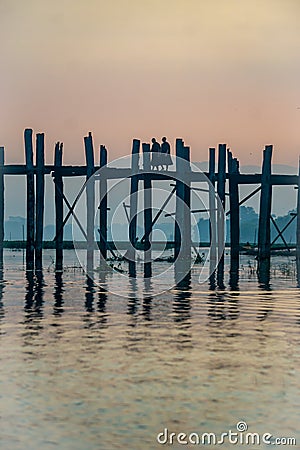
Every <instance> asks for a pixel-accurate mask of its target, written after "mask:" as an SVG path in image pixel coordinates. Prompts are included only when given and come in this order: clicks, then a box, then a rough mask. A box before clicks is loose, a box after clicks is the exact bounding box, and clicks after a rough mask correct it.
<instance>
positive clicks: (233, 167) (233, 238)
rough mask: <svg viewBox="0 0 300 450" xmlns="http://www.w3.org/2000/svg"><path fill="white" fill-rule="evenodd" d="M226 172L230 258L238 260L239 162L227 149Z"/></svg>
mask: <svg viewBox="0 0 300 450" xmlns="http://www.w3.org/2000/svg"><path fill="white" fill-rule="evenodd" d="M228 173H229V204H230V259H231V261H233V260H237V261H238V260H239V250H240V208H239V185H238V182H237V179H236V175H237V174H238V173H239V163H238V160H237V159H236V158H232V153H231V152H230V151H228Z"/></svg>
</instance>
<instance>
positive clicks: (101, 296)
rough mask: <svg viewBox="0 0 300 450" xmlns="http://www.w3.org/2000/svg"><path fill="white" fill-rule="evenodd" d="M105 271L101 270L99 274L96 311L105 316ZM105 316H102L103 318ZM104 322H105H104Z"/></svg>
mask: <svg viewBox="0 0 300 450" xmlns="http://www.w3.org/2000/svg"><path fill="white" fill-rule="evenodd" d="M106 279H107V270H101V271H100V272H99V280H98V281H99V290H98V303H97V309H98V311H99V312H100V313H102V314H105V312H106V303H107V282H106ZM104 317H105V318H106V316H103V318H104ZM105 322H106V320H105Z"/></svg>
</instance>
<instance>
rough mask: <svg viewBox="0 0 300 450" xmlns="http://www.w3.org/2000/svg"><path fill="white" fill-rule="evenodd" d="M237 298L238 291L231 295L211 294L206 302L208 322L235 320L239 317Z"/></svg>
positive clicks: (218, 292)
mask: <svg viewBox="0 0 300 450" xmlns="http://www.w3.org/2000/svg"><path fill="white" fill-rule="evenodd" d="M239 296H240V292H239V291H235V292H231V293H228V292H224V291H223V292H222V291H215V292H213V293H211V294H210V295H209V299H208V302H207V304H208V317H209V319H210V321H211V322H219V321H224V320H237V319H238V318H239V316H240V310H239Z"/></svg>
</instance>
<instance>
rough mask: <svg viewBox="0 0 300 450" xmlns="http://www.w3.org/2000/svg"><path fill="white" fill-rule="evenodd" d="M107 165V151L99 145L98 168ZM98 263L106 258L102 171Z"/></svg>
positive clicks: (104, 183)
mask: <svg viewBox="0 0 300 450" xmlns="http://www.w3.org/2000/svg"><path fill="white" fill-rule="evenodd" d="M106 165H107V150H106V148H105V146H104V145H100V168H103V167H105V166H106ZM99 184H100V198H101V201H100V205H99V213H100V224H99V226H100V263H101V261H103V260H104V261H105V260H106V258H107V178H106V176H105V174H104V171H102V173H101V175H100V182H99Z"/></svg>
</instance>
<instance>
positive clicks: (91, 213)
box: [84, 133, 95, 273]
mask: <svg viewBox="0 0 300 450" xmlns="http://www.w3.org/2000/svg"><path fill="white" fill-rule="evenodd" d="M84 145H85V159H86V179H87V180H88V179H89V178H91V177H92V176H93V174H94V172H95V165H94V147H93V138H92V133H89V135H88V136H86V137H85V138H84ZM94 226H95V182H94V180H90V181H89V182H88V183H87V187H86V231H87V272H88V273H89V272H90V271H92V270H93V268H94Z"/></svg>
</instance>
